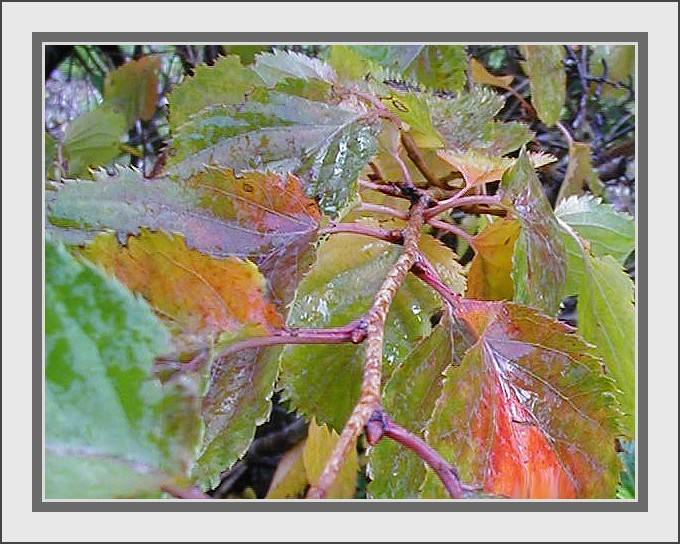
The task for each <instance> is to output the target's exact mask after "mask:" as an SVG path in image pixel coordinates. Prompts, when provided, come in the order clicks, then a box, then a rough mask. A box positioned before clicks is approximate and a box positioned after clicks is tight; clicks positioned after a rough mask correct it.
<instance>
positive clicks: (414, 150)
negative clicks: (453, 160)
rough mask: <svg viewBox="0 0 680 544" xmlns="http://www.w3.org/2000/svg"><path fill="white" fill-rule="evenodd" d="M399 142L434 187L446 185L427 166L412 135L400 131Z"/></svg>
mask: <svg viewBox="0 0 680 544" xmlns="http://www.w3.org/2000/svg"><path fill="white" fill-rule="evenodd" d="M401 144H402V145H403V146H404V149H405V150H406V155H408V158H409V159H410V160H411V162H412V163H413V164H414V165H415V167H416V168H417V169H418V170H419V171H420V173H421V174H422V175H423V177H424V178H425V179H426V180H427V181H428V182H429V183H430V184H431V185H434V186H435V187H446V183H444V185H442V182H441V181H440V180H439V178H438V177H437V176H435V175H434V174H433V173H432V171H431V170H430V168H429V167H428V166H427V163H426V162H425V159H423V155H422V153H421V152H420V149H418V146H417V145H416V142H415V141H414V140H413V136H411V135H410V134H409V133H408V132H404V131H402V132H401Z"/></svg>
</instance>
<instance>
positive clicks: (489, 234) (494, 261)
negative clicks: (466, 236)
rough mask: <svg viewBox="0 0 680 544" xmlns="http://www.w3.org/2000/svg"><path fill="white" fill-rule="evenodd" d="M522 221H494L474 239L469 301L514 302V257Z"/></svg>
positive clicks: (468, 291) (468, 288)
mask: <svg viewBox="0 0 680 544" xmlns="http://www.w3.org/2000/svg"><path fill="white" fill-rule="evenodd" d="M519 228H520V227H519V221H517V220H513V219H501V220H496V221H494V222H493V223H492V224H491V225H489V226H488V227H487V228H485V229H484V230H483V231H482V232H480V233H479V234H478V235H477V236H475V238H474V242H473V247H474V248H475V256H474V258H473V259H472V263H471V265H470V272H469V273H468V283H467V293H466V296H467V297H468V298H476V299H479V300H512V297H513V293H514V289H513V285H512V277H511V275H510V274H511V272H512V254H513V252H514V250H515V242H517V238H518V237H519Z"/></svg>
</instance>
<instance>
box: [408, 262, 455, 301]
mask: <svg viewBox="0 0 680 544" xmlns="http://www.w3.org/2000/svg"><path fill="white" fill-rule="evenodd" d="M411 272H413V273H414V274H415V275H416V276H418V277H419V278H420V279H421V280H423V281H424V282H425V283H426V284H427V285H429V286H430V287H432V289H434V290H435V291H437V293H439V295H440V296H441V297H442V298H443V299H444V300H445V301H446V302H448V303H449V304H450V305H451V306H453V307H454V308H457V307H458V306H459V305H460V300H461V296H460V295H459V294H458V293H454V292H453V291H452V290H451V288H450V287H449V286H448V285H446V284H445V283H444V282H443V281H442V280H441V278H440V277H439V274H437V271H436V270H435V268H434V267H433V266H432V264H430V262H429V261H428V260H427V259H426V258H425V256H424V255H422V254H420V255H419V256H418V260H417V261H416V262H415V263H414V264H413V267H412V268H411Z"/></svg>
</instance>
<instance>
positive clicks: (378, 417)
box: [366, 409, 466, 499]
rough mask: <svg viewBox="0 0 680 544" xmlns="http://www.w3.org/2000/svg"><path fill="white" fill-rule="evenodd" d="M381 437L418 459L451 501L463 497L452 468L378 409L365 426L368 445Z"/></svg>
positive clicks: (420, 440)
mask: <svg viewBox="0 0 680 544" xmlns="http://www.w3.org/2000/svg"><path fill="white" fill-rule="evenodd" d="M383 437H387V438H390V439H391V440H394V441H395V442H397V443H399V444H401V445H402V446H405V447H406V448H408V449H410V450H411V451H412V452H413V453H415V454H416V455H417V456H418V457H420V458H421V459H422V460H423V461H424V462H425V463H427V464H428V466H429V467H430V468H431V469H432V470H433V471H434V472H435V474H436V475H437V476H438V477H439V479H440V480H441V482H442V484H443V485H444V487H445V488H446V491H447V492H448V493H449V496H450V497H451V498H452V499H462V498H464V497H465V491H466V490H465V488H464V487H463V484H461V482H460V479H459V478H458V473H457V472H456V469H455V468H453V467H452V466H451V465H450V464H449V463H448V462H447V461H446V459H444V458H443V457H442V456H441V455H439V454H438V453H437V452H436V451H435V450H433V449H432V448H431V447H430V446H429V445H427V444H426V443H425V441H423V440H422V439H421V438H420V437H419V436H416V435H415V434H413V433H411V432H409V431H408V430H406V429H405V428H404V427H402V426H400V425H397V424H396V423H395V422H394V421H392V418H390V417H389V416H388V415H387V414H385V413H384V412H383V411H382V410H380V409H378V410H376V411H375V412H373V415H371V418H370V419H369V421H368V424H367V425H366V438H367V439H368V443H369V444H370V445H375V444H376V443H377V442H378V440H380V439H381V438H383Z"/></svg>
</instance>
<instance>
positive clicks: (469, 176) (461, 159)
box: [437, 149, 514, 187]
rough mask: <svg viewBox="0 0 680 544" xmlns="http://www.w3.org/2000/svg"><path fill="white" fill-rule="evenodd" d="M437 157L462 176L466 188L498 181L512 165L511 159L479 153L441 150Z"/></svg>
mask: <svg viewBox="0 0 680 544" xmlns="http://www.w3.org/2000/svg"><path fill="white" fill-rule="evenodd" d="M437 155H438V156H439V158H441V159H443V160H445V161H446V162H448V163H449V164H450V165H451V166H453V167H454V168H455V169H456V170H458V171H459V172H460V173H461V174H463V178H464V179H465V184H466V185H467V186H468V187H471V186H475V185H483V184H484V183H489V182H491V181H499V180H500V179H501V178H502V177H503V173H504V172H505V171H506V170H507V169H508V168H510V167H511V166H512V165H513V163H514V161H513V159H508V158H505V157H492V156H490V155H487V154H485V153H482V152H479V151H467V152H465V153H462V152H458V151H453V150H451V149H442V150H441V151H438V152H437Z"/></svg>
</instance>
